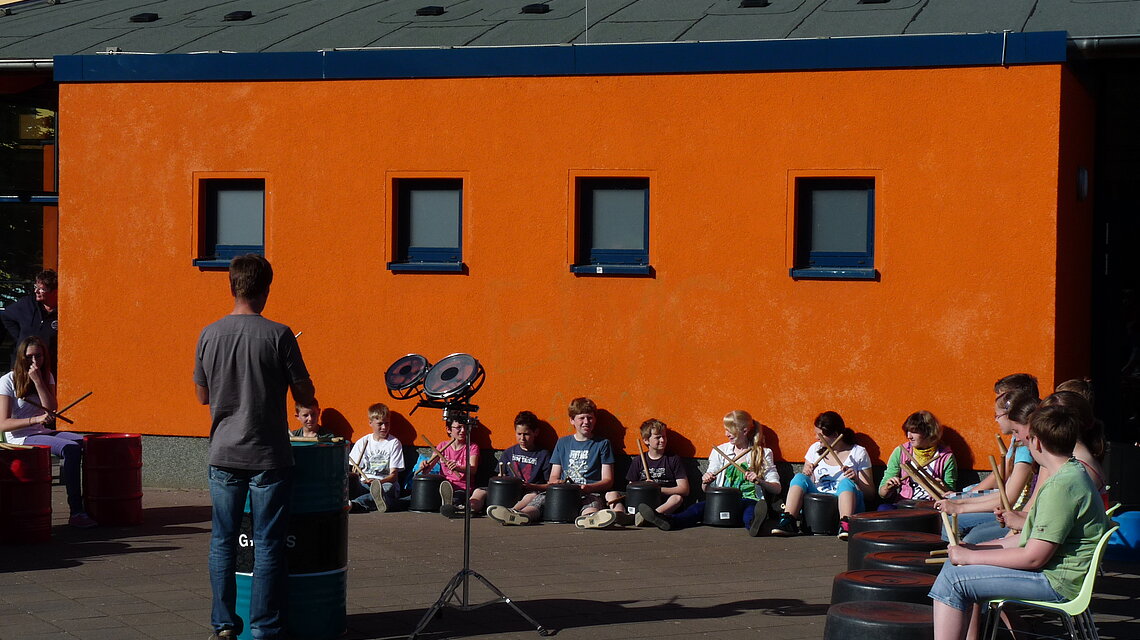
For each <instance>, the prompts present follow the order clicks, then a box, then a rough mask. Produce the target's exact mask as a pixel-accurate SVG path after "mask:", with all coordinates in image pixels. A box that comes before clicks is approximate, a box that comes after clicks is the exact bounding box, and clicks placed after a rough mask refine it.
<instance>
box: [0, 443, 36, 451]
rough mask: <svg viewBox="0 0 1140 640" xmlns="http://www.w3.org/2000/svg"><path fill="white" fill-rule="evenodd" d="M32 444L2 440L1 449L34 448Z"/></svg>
mask: <svg viewBox="0 0 1140 640" xmlns="http://www.w3.org/2000/svg"><path fill="white" fill-rule="evenodd" d="M34 448H35V447H33V446H32V445H30V444H11V443H8V442H0V449H34Z"/></svg>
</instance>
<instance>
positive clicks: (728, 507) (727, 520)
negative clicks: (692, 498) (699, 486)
mask: <svg viewBox="0 0 1140 640" xmlns="http://www.w3.org/2000/svg"><path fill="white" fill-rule="evenodd" d="M740 499H741V498H740V489H737V488H736V487H708V488H707V489H705V515H704V519H703V520H702V522H703V523H704V524H707V525H709V526H712V527H739V526H740V524H741V514H742V512H743V508H742V506H741V504H740Z"/></svg>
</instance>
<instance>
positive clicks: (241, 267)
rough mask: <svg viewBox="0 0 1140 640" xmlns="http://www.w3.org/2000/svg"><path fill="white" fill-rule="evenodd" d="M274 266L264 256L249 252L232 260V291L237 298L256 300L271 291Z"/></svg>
mask: <svg viewBox="0 0 1140 640" xmlns="http://www.w3.org/2000/svg"><path fill="white" fill-rule="evenodd" d="M272 283H273V267H272V265H270V264H269V261H268V260H266V259H265V257H264V256H259V255H257V254H256V253H247V254H245V255H243V256H238V257H236V258H234V259H233V260H231V261H230V293H231V294H233V296H234V297H235V298H242V299H243V300H254V299H257V298H260V297H262V296H264V295H266V294H268V293H269V285H270V284H272Z"/></svg>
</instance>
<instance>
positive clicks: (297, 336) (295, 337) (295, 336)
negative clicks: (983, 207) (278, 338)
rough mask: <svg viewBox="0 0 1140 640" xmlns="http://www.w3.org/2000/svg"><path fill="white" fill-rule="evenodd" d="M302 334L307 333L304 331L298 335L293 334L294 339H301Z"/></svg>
mask: <svg viewBox="0 0 1140 640" xmlns="http://www.w3.org/2000/svg"><path fill="white" fill-rule="evenodd" d="M302 333H305V332H304V331H298V332H297V333H295V334H293V339H294V340H296V339H297V338H300V337H301V334H302Z"/></svg>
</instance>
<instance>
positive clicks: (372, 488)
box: [368, 480, 388, 513]
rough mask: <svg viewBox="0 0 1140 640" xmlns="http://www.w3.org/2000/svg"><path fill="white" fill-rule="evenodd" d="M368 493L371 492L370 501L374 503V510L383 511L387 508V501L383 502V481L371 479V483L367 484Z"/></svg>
mask: <svg viewBox="0 0 1140 640" xmlns="http://www.w3.org/2000/svg"><path fill="white" fill-rule="evenodd" d="M368 493H370V494H372V501H373V502H375V503H376V510H377V511H379V512H380V513H384V512H385V511H387V510H388V503H387V502H384V483H383V482H380V481H379V480H373V481H372V484H369V485H368Z"/></svg>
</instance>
